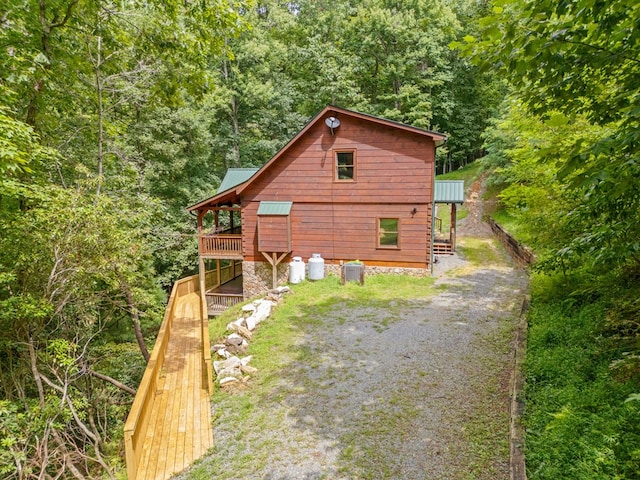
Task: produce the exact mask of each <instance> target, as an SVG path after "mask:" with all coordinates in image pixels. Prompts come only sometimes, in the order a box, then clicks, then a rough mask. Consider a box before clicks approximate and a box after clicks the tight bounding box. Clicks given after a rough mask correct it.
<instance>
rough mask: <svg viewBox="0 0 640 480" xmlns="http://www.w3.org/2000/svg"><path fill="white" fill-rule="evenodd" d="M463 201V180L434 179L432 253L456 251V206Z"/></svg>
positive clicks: (447, 253)
mask: <svg viewBox="0 0 640 480" xmlns="http://www.w3.org/2000/svg"><path fill="white" fill-rule="evenodd" d="M463 203H464V181H463V180H436V181H435V191H434V202H433V222H434V223H433V253H434V255H453V253H455V251H456V223H457V207H458V205H461V204H463Z"/></svg>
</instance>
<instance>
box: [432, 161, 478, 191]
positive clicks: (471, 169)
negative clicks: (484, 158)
mask: <svg viewBox="0 0 640 480" xmlns="http://www.w3.org/2000/svg"><path fill="white" fill-rule="evenodd" d="M481 169H482V164H481V162H471V163H470V164H469V165H466V166H465V167H463V168H460V169H458V170H454V171H453V172H449V173H445V174H444V175H436V180H464V186H465V188H466V189H468V188H470V187H471V185H472V184H473V182H474V181H475V179H476V178H478V175H480V170H481Z"/></svg>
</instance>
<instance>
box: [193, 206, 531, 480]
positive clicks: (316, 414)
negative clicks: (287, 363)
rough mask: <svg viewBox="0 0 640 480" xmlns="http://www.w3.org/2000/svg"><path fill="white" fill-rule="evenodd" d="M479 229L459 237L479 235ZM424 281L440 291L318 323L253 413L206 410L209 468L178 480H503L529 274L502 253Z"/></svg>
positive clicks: (457, 262)
mask: <svg viewBox="0 0 640 480" xmlns="http://www.w3.org/2000/svg"><path fill="white" fill-rule="evenodd" d="M472 213H478V212H477V211H474V212H472ZM468 218H470V219H471V220H469V221H468V222H467V223H470V222H472V221H473V222H476V219H477V218H479V217H478V215H471V216H470V217H468ZM476 223H477V224H476V225H475V226H473V225H471V226H469V225H468V226H467V228H466V232H465V229H461V230H462V231H463V232H464V233H466V234H467V235H468V234H472V235H474V238H475V237H477V236H482V235H485V233H486V232H485V231H484V230H483V228H484V227H483V226H482V225H481V223H480V222H476ZM486 241H489V240H486ZM496 248H497V247H496ZM435 274H436V276H437V277H438V279H437V281H436V285H435V288H436V291H437V292H438V293H436V294H435V295H433V294H432V295H429V296H425V298H424V299H422V300H418V301H413V302H411V303H407V304H403V303H400V302H398V303H393V302H392V304H391V305H390V306H387V307H385V308H378V307H375V306H371V307H361V306H360V307H355V308H354V307H352V306H350V305H348V304H341V305H336V306H335V307H334V308H333V309H332V310H330V311H328V312H327V311H324V312H322V313H321V314H319V317H318V318H317V319H316V320H318V321H317V322H310V325H309V327H308V328H306V329H305V332H304V335H303V336H302V338H301V340H300V344H299V345H298V347H299V348H300V349H301V350H302V351H304V352H305V356H304V361H300V362H298V363H296V364H294V365H292V366H291V367H290V369H289V370H288V371H287V372H286V373H285V374H284V375H283V376H282V377H281V378H280V381H279V385H278V387H277V388H275V389H274V390H273V392H272V393H271V394H270V396H269V398H268V399H266V400H265V399H264V398H262V399H260V404H259V408H249V407H250V405H247V411H249V412H251V413H250V414H248V415H244V414H242V412H235V413H230V412H228V411H223V412H221V411H218V412H216V411H214V417H215V416H224V417H225V418H224V421H221V422H215V423H214V436H215V438H216V445H217V446H218V447H217V451H216V453H215V455H214V457H215V458H216V459H215V460H212V459H209V460H205V461H204V462H203V463H202V465H200V467H198V468H196V469H195V470H194V471H193V472H192V474H190V475H189V476H185V477H183V478H219V479H223V478H228V479H232V478H238V479H249V478H255V479H270V480H300V479H332V480H333V479H443V480H446V479H487V480H489V479H491V480H501V479H508V478H509V472H508V461H509V447H508V432H509V412H508V401H509V392H508V383H509V377H510V374H511V371H510V369H511V366H512V351H511V343H512V342H511V340H512V338H513V329H514V328H515V325H516V323H517V317H518V314H519V309H520V305H521V302H522V298H523V295H524V293H525V291H526V288H527V279H526V275H525V274H524V272H522V271H521V270H519V269H517V268H515V267H513V266H512V264H511V263H510V262H509V260H508V259H507V258H506V255H505V254H504V253H502V252H501V251H500V252H498V253H496V255H495V258H494V259H493V262H492V263H491V264H490V265H483V266H482V267H481V268H480V267H473V266H471V265H470V263H469V262H467V261H466V260H465V259H464V258H461V257H460V256H458V255H455V256H441V257H440V258H439V261H438V263H437V265H436V269H435ZM247 401H249V400H247ZM214 409H215V407H214ZM229 415H235V418H233V419H230V418H229ZM239 422H241V424H242V426H241V427H240V428H239V430H240V431H242V432H243V433H242V435H239V434H238V430H235V429H234V424H235V425H236V426H238V424H239ZM252 426H253V430H252ZM247 432H249V433H247ZM212 458H213V457H212ZM225 458H226V459H228V462H225V460H224V459H225ZM239 459H240V460H239ZM199 472H200V473H199ZM202 472H207V473H206V474H204V473H202Z"/></svg>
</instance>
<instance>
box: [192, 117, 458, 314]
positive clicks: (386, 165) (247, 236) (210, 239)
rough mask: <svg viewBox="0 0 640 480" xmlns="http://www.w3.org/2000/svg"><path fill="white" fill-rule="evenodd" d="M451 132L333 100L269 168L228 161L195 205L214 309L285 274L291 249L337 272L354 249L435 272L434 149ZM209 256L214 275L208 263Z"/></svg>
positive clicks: (369, 259)
mask: <svg viewBox="0 0 640 480" xmlns="http://www.w3.org/2000/svg"><path fill="white" fill-rule="evenodd" d="M445 142H446V136H445V135H443V134H441V133H437V132H433V131H428V130H423V129H420V128H416V127H413V126H410V125H405V124H401V123H397V122H394V121H390V120H386V119H383V118H379V117H375V116H372V115H368V114H363V113H358V112H355V111H352V110H347V109H343V108H339V107H335V106H327V107H325V108H324V109H323V110H322V111H320V112H319V113H318V114H317V115H316V116H315V117H313V118H312V119H311V120H310V121H309V123H307V125H305V126H304V128H302V130H300V132H298V134H297V135H296V136H295V137H294V138H293V139H291V140H290V141H289V143H287V144H286V145H285V146H284V147H283V148H282V149H281V150H280V151H279V152H277V153H276V154H275V155H274V156H273V157H272V158H271V159H270V160H269V161H268V162H267V163H266V164H265V165H264V166H263V167H262V168H259V169H255V168H254V169H247V168H241V169H230V170H229V171H228V172H227V174H226V176H225V178H224V179H223V181H222V183H221V185H220V187H219V189H218V193H217V194H215V195H214V196H212V197H210V198H207V199H205V200H203V201H201V202H199V203H197V204H195V205H192V206H190V207H188V211H190V212H192V213H193V214H194V215H195V216H197V227H198V238H199V258H200V272H201V275H200V278H201V282H202V283H201V291H202V292H205V291H206V292H207V304H208V305H209V312H210V314H216V313H218V311H221V310H224V309H225V308H227V307H228V306H230V305H232V304H233V303H236V302H237V301H240V300H242V299H243V298H250V297H252V296H255V295H259V294H261V293H264V292H265V291H266V290H268V289H269V288H272V287H274V286H275V284H277V283H282V282H286V280H287V278H288V262H289V261H290V260H291V258H292V257H294V256H299V257H302V258H303V259H304V261H307V259H309V258H311V257H312V255H313V254H320V255H321V256H322V258H323V259H324V261H325V267H326V269H327V270H328V271H335V272H336V273H337V272H338V271H339V268H340V267H339V266H340V265H342V264H343V262H348V261H352V260H356V259H357V260H360V261H361V262H364V263H365V265H366V268H367V272H370V271H371V270H372V269H373V271H378V272H379V271H393V272H405V273H411V274H414V275H415V274H418V275H427V274H429V272H430V267H431V265H432V264H433V260H434V257H433V255H434V243H433V242H434V225H433V213H434V207H435V200H436V199H435V197H434V192H435V176H434V172H435V152H436V148H437V147H439V146H441V145H443V144H444V143H445ZM454 211H455V210H454ZM453 223H454V225H455V220H454V222H453ZM451 240H453V238H451ZM442 243H444V244H445V245H444V246H442V245H441V246H440V247H439V248H440V250H439V253H447V252H446V250H447V247H446V242H442ZM449 243H450V245H449V247H448V251H449V252H450V251H453V248H454V246H453V241H451V242H449ZM443 249H444V250H443ZM212 261H214V262H215V263H216V267H215V268H211V271H212V272H215V278H209V277H210V276H211V275H212V274H205V273H204V272H205V271H207V270H208V269H207V268H206V263H207V262H212ZM234 279H235V280H234ZM211 285H213V287H211ZM225 285H227V287H226V290H225ZM234 287H236V288H239V290H238V291H236V292H235V293H232V291H233V288H234ZM234 296H235V297H234Z"/></svg>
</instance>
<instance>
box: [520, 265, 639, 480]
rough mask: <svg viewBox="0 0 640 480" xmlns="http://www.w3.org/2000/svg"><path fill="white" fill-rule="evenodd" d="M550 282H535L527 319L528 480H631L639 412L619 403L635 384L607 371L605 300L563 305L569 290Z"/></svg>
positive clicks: (611, 341) (615, 350)
mask: <svg viewBox="0 0 640 480" xmlns="http://www.w3.org/2000/svg"><path fill="white" fill-rule="evenodd" d="M548 280H549V279H548V278H547V279H545V278H544V277H540V276H536V277H534V301H533V302H532V306H531V311H530V314H529V326H530V327H529V336H528V345H527V349H528V351H527V361H526V374H527V387H526V396H527V409H526V416H525V422H526V429H527V434H526V455H527V468H528V471H529V478H532V479H547V478H548V479H552V478H584V479H591V478H593V479H596V478H618V479H627V478H628V479H631V478H637V476H638V473H639V470H638V465H639V464H638V460H639V458H638V452H639V451H640V429H639V428H638V425H640V422H639V420H640V409H639V408H638V405H637V403H635V402H626V403H625V400H626V399H627V398H629V396H630V395H631V394H632V393H634V392H635V391H637V390H638V388H640V376H635V377H634V378H633V379H631V380H630V379H629V378H624V379H623V378H621V377H620V376H618V375H616V372H615V370H614V369H612V368H611V366H612V361H614V360H615V359H616V358H617V357H618V355H619V353H620V345H619V344H618V342H617V340H616V339H615V338H612V337H609V336H604V335H603V333H604V330H603V323H602V318H603V316H604V312H605V311H606V310H608V309H609V308H610V307H609V299H608V298H605V299H602V300H599V301H597V302H595V303H592V302H590V301H587V302H581V301H579V297H577V298H576V297H573V300H571V299H569V300H565V301H563V302H561V301H559V300H558V297H561V296H562V293H563V292H564V293H565V294H566V293H567V288H566V287H563V286H562V283H560V282H558V281H554V282H549V281H548ZM575 286H576V285H575V284H574V288H575ZM576 300H578V301H576ZM623 380H624V381H623Z"/></svg>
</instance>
